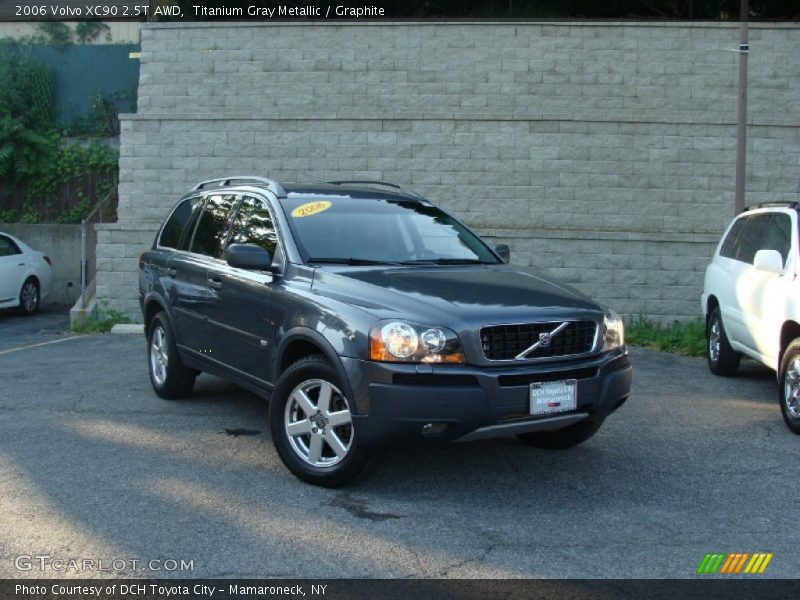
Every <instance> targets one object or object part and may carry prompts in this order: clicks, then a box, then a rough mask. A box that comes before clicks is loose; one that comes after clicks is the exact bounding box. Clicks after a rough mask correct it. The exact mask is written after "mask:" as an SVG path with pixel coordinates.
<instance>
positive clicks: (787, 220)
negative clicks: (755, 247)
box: [761, 213, 792, 265]
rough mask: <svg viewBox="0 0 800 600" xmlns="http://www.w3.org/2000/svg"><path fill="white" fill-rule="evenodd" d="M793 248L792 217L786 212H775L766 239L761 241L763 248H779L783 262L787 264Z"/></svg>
mask: <svg viewBox="0 0 800 600" xmlns="http://www.w3.org/2000/svg"><path fill="white" fill-rule="evenodd" d="M791 248H792V218H791V217H790V216H789V215H787V214H785V213H774V214H773V215H772V218H771V219H770V224H769V227H768V228H767V232H766V235H765V236H764V241H763V242H762V243H761V249H762V250H777V251H778V252H779V253H780V255H781V259H782V260H783V264H784V265H785V264H786V257H788V256H789V250H791Z"/></svg>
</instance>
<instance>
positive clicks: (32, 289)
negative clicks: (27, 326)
mask: <svg viewBox="0 0 800 600" xmlns="http://www.w3.org/2000/svg"><path fill="white" fill-rule="evenodd" d="M38 304H39V290H37V289H36V284H35V283H33V282H32V281H26V282H25V285H24V286H22V306H23V308H25V311H26V312H33V311H34V310H36V306H37V305H38Z"/></svg>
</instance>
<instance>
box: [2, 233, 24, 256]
mask: <svg viewBox="0 0 800 600" xmlns="http://www.w3.org/2000/svg"><path fill="white" fill-rule="evenodd" d="M0 238H2V239H3V240H5V242H6V243H7V244H8V247H9V248H11V254H8V255H7V256H16V255H17V254H22V249H20V247H19V246H18V245H17V243H16V242H15V241H14V240H12V239H11V238H10V237H8V236H7V235H0Z"/></svg>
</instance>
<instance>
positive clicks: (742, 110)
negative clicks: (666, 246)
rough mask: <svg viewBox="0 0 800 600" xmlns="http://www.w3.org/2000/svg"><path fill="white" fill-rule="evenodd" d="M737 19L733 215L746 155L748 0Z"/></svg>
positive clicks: (740, 201)
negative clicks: (738, 21) (737, 50)
mask: <svg viewBox="0 0 800 600" xmlns="http://www.w3.org/2000/svg"><path fill="white" fill-rule="evenodd" d="M740 10H741V14H740V15H739V18H740V20H741V25H740V27H739V109H738V115H737V126H736V127H737V129H736V202H735V206H734V210H735V214H737V215H738V214H739V213H740V212H742V211H743V210H744V186H745V164H746V162H745V158H746V153H747V55H748V54H750V44H749V43H748V41H747V34H748V29H747V25H748V23H747V21H748V17H749V14H748V13H749V6H748V0H742V5H741V9H740Z"/></svg>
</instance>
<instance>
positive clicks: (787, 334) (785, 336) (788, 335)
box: [776, 321, 800, 377]
mask: <svg viewBox="0 0 800 600" xmlns="http://www.w3.org/2000/svg"><path fill="white" fill-rule="evenodd" d="M799 337H800V323H798V322H797V321H786V322H785V323H784V324H783V326H782V327H781V337H780V341H779V344H780V346H779V348H778V368H777V369H776V371H777V372H778V377H780V370H781V363H782V362H783V353H784V352H786V347H787V346H788V345H789V344H791V343H792V340H794V339H796V338H799Z"/></svg>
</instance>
